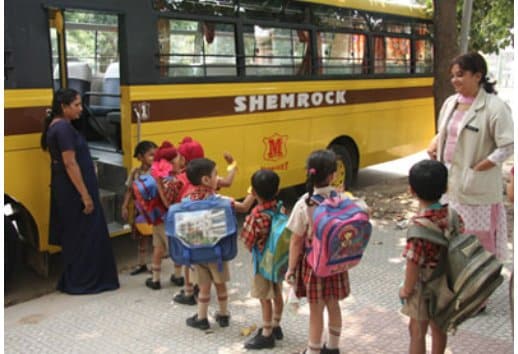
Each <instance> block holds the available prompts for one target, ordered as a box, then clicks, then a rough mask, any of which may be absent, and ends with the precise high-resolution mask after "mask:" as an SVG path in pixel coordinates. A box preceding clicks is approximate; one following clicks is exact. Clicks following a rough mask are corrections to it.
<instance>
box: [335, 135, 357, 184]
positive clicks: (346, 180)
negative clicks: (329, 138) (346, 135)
mask: <svg viewBox="0 0 518 354" xmlns="http://www.w3.org/2000/svg"><path fill="white" fill-rule="evenodd" d="M329 149H330V150H332V151H333V152H334V153H335V154H336V157H337V170H336V172H337V174H336V177H335V180H334V181H333V185H334V186H335V187H340V186H342V187H343V188H344V190H348V189H350V188H351V187H352V185H353V181H354V180H355V178H354V164H353V160H352V157H351V153H350V152H349V150H348V149H347V148H346V147H345V146H343V145H337V144H335V145H331V146H330V147H329Z"/></svg>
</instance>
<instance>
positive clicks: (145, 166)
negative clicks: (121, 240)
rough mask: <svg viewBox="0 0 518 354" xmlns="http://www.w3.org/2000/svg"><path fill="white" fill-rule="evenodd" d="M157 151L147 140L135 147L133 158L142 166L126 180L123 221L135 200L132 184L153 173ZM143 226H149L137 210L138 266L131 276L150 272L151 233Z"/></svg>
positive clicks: (134, 231)
mask: <svg viewBox="0 0 518 354" xmlns="http://www.w3.org/2000/svg"><path fill="white" fill-rule="evenodd" d="M156 149H157V146H156V144H155V143H154V142H152V141H147V140H144V141H141V142H140V143H138V144H137V146H135V152H134V154H133V157H135V158H137V160H139V161H140V166H139V167H136V168H135V169H134V170H133V171H131V173H130V174H129V175H128V179H127V180H126V187H127V188H126V192H125V193H124V201H123V202H122V207H121V216H122V219H123V220H128V217H129V203H130V200H131V199H134V194H133V188H132V184H133V182H134V181H135V180H136V179H137V178H138V177H140V176H143V175H146V174H149V173H150V172H151V164H152V163H153V160H154V157H155V151H156ZM141 224H143V225H146V226H147V225H149V224H147V221H146V220H145V218H144V215H142V214H140V213H138V211H137V210H135V212H134V222H133V225H132V226H133V234H134V236H135V238H136V239H137V241H138V266H137V268H135V269H134V270H133V271H132V272H131V273H130V275H137V274H140V273H144V272H147V271H148V269H147V266H146V253H147V248H148V243H149V242H148V241H149V239H150V238H149V236H151V232H149V231H147V230H146V231H144V230H143V228H139V227H138V225H141ZM147 228H149V227H147Z"/></svg>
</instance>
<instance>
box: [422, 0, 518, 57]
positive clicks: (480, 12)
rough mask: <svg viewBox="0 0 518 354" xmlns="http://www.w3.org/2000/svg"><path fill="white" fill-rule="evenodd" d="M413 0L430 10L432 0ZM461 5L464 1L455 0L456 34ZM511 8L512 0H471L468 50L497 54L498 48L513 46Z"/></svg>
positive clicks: (459, 25) (458, 29)
mask: <svg viewBox="0 0 518 354" xmlns="http://www.w3.org/2000/svg"><path fill="white" fill-rule="evenodd" d="M415 1H416V3H418V4H421V5H426V7H427V9H428V11H430V12H431V11H432V7H433V5H432V0H415ZM463 5H464V1H462V0H457V31H458V33H457V34H459V33H460V27H461V22H462V8H463ZM513 8H514V5H513V0H473V13H472V17H471V30H470V36H469V50H476V51H481V52H483V53H488V54H490V53H497V54H498V52H499V50H500V49H504V48H506V47H508V46H509V45H513V46H514V41H513V32H512V28H513V26H514V21H513V17H514V12H513ZM457 38H458V35H457Z"/></svg>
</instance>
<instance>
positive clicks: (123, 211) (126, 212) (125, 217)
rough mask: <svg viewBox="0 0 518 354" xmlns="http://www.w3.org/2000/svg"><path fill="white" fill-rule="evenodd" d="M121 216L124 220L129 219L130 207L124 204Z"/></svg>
mask: <svg viewBox="0 0 518 354" xmlns="http://www.w3.org/2000/svg"><path fill="white" fill-rule="evenodd" d="M121 217H122V220H124V221H127V220H128V208H127V207H125V206H123V207H122V208H121Z"/></svg>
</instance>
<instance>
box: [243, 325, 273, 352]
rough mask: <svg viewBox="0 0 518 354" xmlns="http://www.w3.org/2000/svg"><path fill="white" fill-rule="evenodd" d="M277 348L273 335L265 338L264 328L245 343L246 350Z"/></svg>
mask: <svg viewBox="0 0 518 354" xmlns="http://www.w3.org/2000/svg"><path fill="white" fill-rule="evenodd" d="M273 347H275V338H274V335H273V333H272V334H271V335H270V336H268V337H265V336H263V331H262V328H260V329H259V330H258V331H257V334H256V335H255V336H253V337H252V338H250V339H249V340H247V341H246V342H245V348H246V349H267V348H273Z"/></svg>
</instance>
